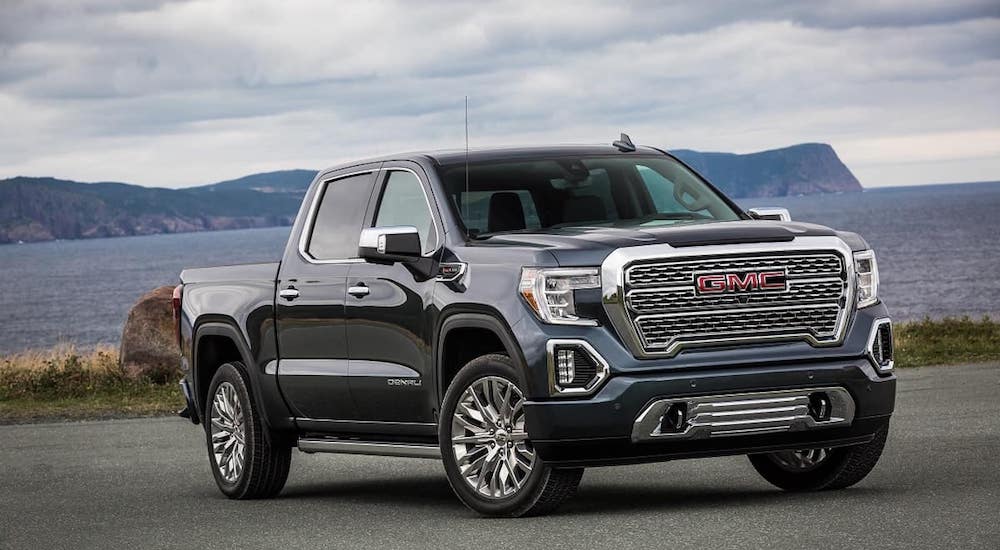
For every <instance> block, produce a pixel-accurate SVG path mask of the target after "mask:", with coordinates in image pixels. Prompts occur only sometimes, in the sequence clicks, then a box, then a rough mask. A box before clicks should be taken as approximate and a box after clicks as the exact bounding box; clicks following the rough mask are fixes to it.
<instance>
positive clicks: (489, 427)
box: [438, 355, 583, 517]
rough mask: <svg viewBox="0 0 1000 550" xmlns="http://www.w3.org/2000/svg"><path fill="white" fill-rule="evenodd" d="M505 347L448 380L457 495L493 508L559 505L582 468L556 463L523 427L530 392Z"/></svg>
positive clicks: (445, 439) (445, 424) (516, 512)
mask: <svg viewBox="0 0 1000 550" xmlns="http://www.w3.org/2000/svg"><path fill="white" fill-rule="evenodd" d="M519 379H520V378H519V376H518V373H517V371H516V369H515V368H514V366H513V363H512V362H511V360H510V358H509V357H507V356H506V355H485V356H482V357H479V358H477V359H474V360H473V361H470V362H469V363H468V364H467V365H465V367H463V368H462V370H461V371H459V373H458V375H457V376H456V377H455V379H454V380H453V381H452V383H451V385H450V386H449V387H448V391H447V393H446V394H445V398H444V404H443V405H442V410H441V420H440V423H439V427H438V435H439V439H440V441H441V456H442V458H443V459H444V466H445V472H446V473H447V475H448V481H449V483H451V487H452V489H453V490H454V491H455V494H456V495H457V496H458V498H459V499H460V500H461V501H462V502H463V503H464V504H465V505H466V506H468V507H469V508H471V509H472V510H474V511H476V512H479V513H480V514H483V515H487V516H503V517H518V516H523V515H539V514H544V513H547V512H550V511H552V510H554V509H555V508H556V507H557V506H559V504H561V503H562V502H563V501H564V500H566V499H567V498H569V497H571V496H572V495H573V494H574V493H575V492H576V488H577V485H579V483H580V478H581V477H582V476H583V469H582V468H572V469H555V468H553V467H551V466H549V465H547V464H545V463H544V462H543V461H542V459H541V458H540V457H539V456H538V455H537V453H536V452H535V449H534V447H533V446H532V444H531V440H530V439H529V438H528V434H527V432H526V431H525V427H524V393H523V389H522V387H523V386H522V385H521V383H520V382H519Z"/></svg>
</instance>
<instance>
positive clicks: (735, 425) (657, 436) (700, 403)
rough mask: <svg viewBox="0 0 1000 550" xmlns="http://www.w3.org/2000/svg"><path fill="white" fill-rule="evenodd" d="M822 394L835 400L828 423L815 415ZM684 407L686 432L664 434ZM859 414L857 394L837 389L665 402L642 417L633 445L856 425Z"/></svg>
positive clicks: (636, 424) (637, 422) (650, 407)
mask: <svg viewBox="0 0 1000 550" xmlns="http://www.w3.org/2000/svg"><path fill="white" fill-rule="evenodd" d="M816 393H823V394H826V395H827V397H828V398H829V405H830V411H829V419H827V420H817V419H816V418H814V417H813V416H812V415H811V414H810V412H809V404H810V396H811V395H813V394H816ZM679 404H683V405H684V406H686V418H685V419H684V429H683V430H680V431H677V432H662V431H661V425H662V423H663V416H664V414H666V413H667V410H668V409H669V408H670V407H671V406H673V405H679ZM854 411H855V405H854V399H853V398H852V397H851V394H850V393H849V392H848V391H847V390H846V389H844V388H841V387H836V386H834V387H821V388H803V389H796V390H780V391H769V392H752V393H736V394H729V395H705V396H696V397H677V398H669V399H659V400H656V401H654V402H652V403H650V404H649V405H648V406H647V407H646V408H645V409H644V410H643V411H642V412H641V413H640V414H639V416H637V417H636V419H635V422H634V424H633V426H632V441H633V442H640V441H655V440H661V439H704V438H709V437H728V436H738V435H754V434H762V433H772V432H798V431H805V430H813V429H819V428H829V427H835V426H850V425H851V423H852V422H853V421H854Z"/></svg>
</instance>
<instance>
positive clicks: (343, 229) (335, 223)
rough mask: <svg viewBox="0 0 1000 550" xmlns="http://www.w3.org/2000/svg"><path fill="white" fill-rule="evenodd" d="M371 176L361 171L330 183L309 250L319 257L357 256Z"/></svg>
mask: <svg viewBox="0 0 1000 550" xmlns="http://www.w3.org/2000/svg"><path fill="white" fill-rule="evenodd" d="M371 193H372V175H371V174H358V175H356V176H348V177H346V178H341V179H338V180H333V181H330V182H327V183H326V184H325V186H324V188H323V196H322V197H320V203H319V209H318V210H317V211H316V215H315V219H314V220H313V225H312V230H311V232H310V233H309V241H308V244H307V245H306V252H307V253H308V254H309V256H311V257H313V258H314V259H316V260H345V259H349V258H356V257H357V255H358V236H359V235H360V234H361V225H362V224H363V223H364V217H365V205H366V204H368V199H369V197H371Z"/></svg>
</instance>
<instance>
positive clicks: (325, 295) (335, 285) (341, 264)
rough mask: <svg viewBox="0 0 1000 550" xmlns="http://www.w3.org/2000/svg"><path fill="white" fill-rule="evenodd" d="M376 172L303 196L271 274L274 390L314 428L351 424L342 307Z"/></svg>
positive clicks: (355, 173)
mask: <svg viewBox="0 0 1000 550" xmlns="http://www.w3.org/2000/svg"><path fill="white" fill-rule="evenodd" d="M377 168H378V165H375V166H374V167H372V168H371V169H370V170H361V171H360V172H359V169H358V168H354V169H352V170H351V171H350V173H346V174H342V175H336V174H334V175H332V176H331V177H330V178H329V179H327V180H325V181H323V182H322V183H321V184H320V185H319V186H317V187H316V189H315V190H314V191H313V192H312V194H311V195H310V196H307V197H306V199H305V201H306V202H307V203H309V205H310V206H309V210H307V211H306V219H305V221H304V222H303V226H302V229H301V235H302V237H301V238H300V239H299V240H298V242H290V243H289V245H288V247H287V249H286V251H285V257H284V259H283V260H282V263H281V269H280V271H279V274H278V281H277V294H278V295H277V296H276V297H275V303H276V307H275V315H276V319H277V327H278V355H279V357H280V360H279V361H278V367H277V376H278V384H279V387H280V388H281V392H282V394H283V395H284V397H285V399H286V400H287V401H288V403H289V405H290V406H291V407H292V409H293V412H294V414H295V415H296V416H297V417H298V418H300V419H310V420H316V421H317V422H319V423H321V425H325V424H324V422H325V421H331V420H352V419H356V418H357V407H356V406H355V404H354V401H353V400H352V399H351V394H350V384H349V383H348V351H347V327H346V324H345V315H346V312H345V310H344V301H345V299H346V297H347V287H348V279H347V276H348V272H349V270H350V268H351V266H352V265H355V263H356V262H359V261H360V260H359V259H358V258H357V255H358V235H359V234H360V232H361V226H362V225H363V223H364V220H365V214H366V208H367V206H368V205H369V203H370V200H371V193H372V189H373V186H374V180H375V174H376V173H377V172H376V171H377ZM293 235H294V233H293ZM314 428H315V426H314ZM320 429H322V428H320ZM331 429H333V430H335V429H336V428H335V426H333V425H331Z"/></svg>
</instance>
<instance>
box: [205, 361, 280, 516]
mask: <svg viewBox="0 0 1000 550" xmlns="http://www.w3.org/2000/svg"><path fill="white" fill-rule="evenodd" d="M208 392H209V393H208V400H207V403H206V404H205V405H206V407H205V408H206V409H207V410H206V412H207V413H208V415H207V416H208V422H206V423H205V437H206V440H207V442H208V459H209V462H210V463H211V466H212V474H213V475H214V476H215V482H216V484H217V485H218V486H219V490H221V491H222V492H223V494H225V495H226V496H227V497H229V498H233V499H253V498H269V497H273V496H274V495H277V494H278V493H279V492H280V491H281V489H282V487H284V486H285V480H287V479H288V469H289V466H290V465H291V460H292V450H291V446H290V445H287V444H284V443H283V441H282V439H281V438H280V437H278V435H277V434H267V436H265V433H264V430H266V429H267V428H266V426H265V425H264V424H263V422H262V420H261V418H260V413H259V411H258V410H257V408H256V406H255V404H254V402H253V400H252V399H251V397H250V392H249V384H248V377H247V375H246V367H244V366H243V364H242V363H226V364H225V365H222V366H221V367H219V370H218V371H216V373H215V376H214V377H213V378H212V383H211V384H210V385H209V388H208Z"/></svg>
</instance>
